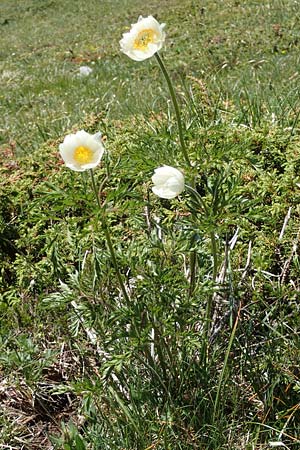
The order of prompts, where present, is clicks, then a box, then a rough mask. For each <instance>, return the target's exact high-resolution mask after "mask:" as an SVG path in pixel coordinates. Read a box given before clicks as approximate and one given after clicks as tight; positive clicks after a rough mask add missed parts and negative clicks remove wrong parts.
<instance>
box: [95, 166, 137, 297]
mask: <svg viewBox="0 0 300 450" xmlns="http://www.w3.org/2000/svg"><path fill="white" fill-rule="evenodd" d="M90 174H91V179H92V185H93V189H94V192H95V195H96V199H97V204H98V207H99V211H100V213H101V220H102V226H103V231H104V234H105V238H106V243H107V247H108V249H109V252H110V256H111V259H112V263H113V266H114V268H115V271H116V275H117V278H118V282H119V286H120V288H121V291H122V293H123V296H124V298H125V300H126V302H127V303H128V304H129V303H130V299H129V296H128V293H127V291H126V288H125V285H124V283H123V280H122V276H121V273H120V270H119V266H118V263H117V258H116V254H115V251H114V247H113V245H112V240H111V237H110V232H109V228H108V224H107V220H106V217H105V214H104V211H103V208H102V206H101V203H100V199H99V193H98V191H97V187H96V183H95V177H94V172H93V170H92V169H91V170H90Z"/></svg>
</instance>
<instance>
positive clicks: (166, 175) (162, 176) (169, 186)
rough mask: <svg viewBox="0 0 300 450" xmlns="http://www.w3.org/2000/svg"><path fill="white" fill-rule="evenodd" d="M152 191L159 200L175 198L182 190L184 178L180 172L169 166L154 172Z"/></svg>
mask: <svg viewBox="0 0 300 450" xmlns="http://www.w3.org/2000/svg"><path fill="white" fill-rule="evenodd" d="M152 181H153V183H154V186H153V187H152V191H153V192H154V194H156V195H158V197H161V198H168V199H170V198H174V197H177V195H179V194H180V193H181V192H182V191H183V190H184V176H183V174H182V173H181V172H180V170H178V169H175V168H174V167H170V166H163V167H159V168H158V169H155V170H154V175H153V177H152Z"/></svg>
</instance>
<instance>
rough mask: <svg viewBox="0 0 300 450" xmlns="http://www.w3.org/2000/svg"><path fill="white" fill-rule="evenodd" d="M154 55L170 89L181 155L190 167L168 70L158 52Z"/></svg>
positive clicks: (178, 110)
mask: <svg viewBox="0 0 300 450" xmlns="http://www.w3.org/2000/svg"><path fill="white" fill-rule="evenodd" d="M155 57H156V59H157V62H158V64H159V67H160V68H161V71H162V73H163V75H164V77H165V80H166V82H167V85H168V88H169V91H170V95H171V99H172V102H173V106H174V110H175V115H176V120H177V124H178V132H179V140H180V145H181V150H182V153H183V156H184V159H185V161H186V163H187V165H188V166H189V167H191V166H192V165H191V161H190V158H189V155H188V153H187V149H186V146H185V142H184V136H183V126H182V122H181V115H180V109H179V106H178V102H177V98H176V94H175V90H174V87H173V84H172V81H171V78H170V77H169V74H168V71H167V69H166V67H165V65H164V63H163V61H162V59H161V57H160V56H159V54H158V53H157V52H156V53H155Z"/></svg>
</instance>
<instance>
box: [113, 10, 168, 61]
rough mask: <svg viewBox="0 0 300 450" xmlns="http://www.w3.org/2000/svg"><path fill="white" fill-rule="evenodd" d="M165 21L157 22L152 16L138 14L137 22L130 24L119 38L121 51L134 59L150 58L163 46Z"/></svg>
mask: <svg viewBox="0 0 300 450" xmlns="http://www.w3.org/2000/svg"><path fill="white" fill-rule="evenodd" d="M164 27H165V23H162V24H160V23H158V22H157V20H156V19H154V17H152V16H148V17H142V16H140V17H139V19H138V22H137V23H135V24H133V25H131V29H130V31H129V32H128V33H124V34H123V38H122V39H121V40H120V46H121V51H122V52H123V53H125V55H127V56H129V58H131V59H133V60H134V61H143V60H144V59H147V58H151V56H153V55H154V53H156V52H158V50H160V49H161V48H162V46H163V43H164V41H165V37H166V34H165V32H164Z"/></svg>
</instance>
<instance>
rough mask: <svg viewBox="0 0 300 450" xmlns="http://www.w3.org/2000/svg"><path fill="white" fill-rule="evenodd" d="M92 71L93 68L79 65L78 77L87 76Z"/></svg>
mask: <svg viewBox="0 0 300 450" xmlns="http://www.w3.org/2000/svg"><path fill="white" fill-rule="evenodd" d="M92 72H93V69H91V68H90V67H89V66H81V67H79V74H78V76H80V77H87V76H88V75H90V74H91V73H92Z"/></svg>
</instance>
